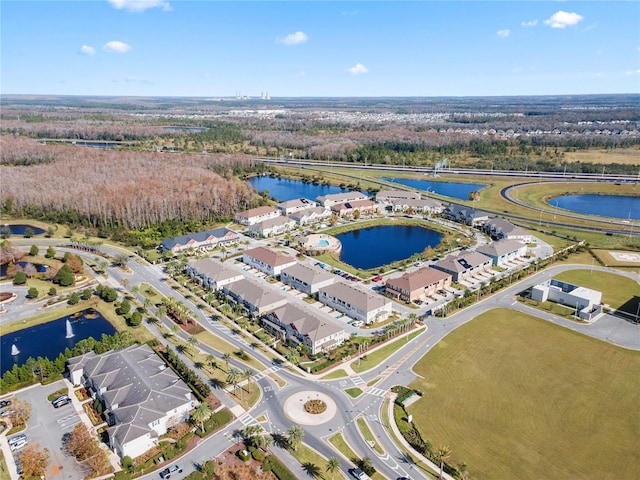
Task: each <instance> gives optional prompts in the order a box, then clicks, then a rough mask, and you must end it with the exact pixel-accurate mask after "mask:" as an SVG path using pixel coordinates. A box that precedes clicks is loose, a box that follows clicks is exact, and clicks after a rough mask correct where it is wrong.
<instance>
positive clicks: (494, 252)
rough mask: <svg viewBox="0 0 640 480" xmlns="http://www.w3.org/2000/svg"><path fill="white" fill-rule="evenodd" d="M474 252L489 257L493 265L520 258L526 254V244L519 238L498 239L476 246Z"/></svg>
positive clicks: (496, 265) (498, 265)
mask: <svg viewBox="0 0 640 480" xmlns="http://www.w3.org/2000/svg"><path fill="white" fill-rule="evenodd" d="M476 252H478V253H482V254H483V255H486V256H487V257H489V258H491V260H492V261H493V265H494V266H495V267H501V266H502V265H504V264H505V263H507V262H510V261H512V260H515V259H517V258H522V257H524V256H525V255H526V254H527V246H526V245H525V244H524V243H522V242H520V241H519V240H507V239H504V240H498V241H496V242H491V243H489V244H487V245H482V246H480V247H478V248H476Z"/></svg>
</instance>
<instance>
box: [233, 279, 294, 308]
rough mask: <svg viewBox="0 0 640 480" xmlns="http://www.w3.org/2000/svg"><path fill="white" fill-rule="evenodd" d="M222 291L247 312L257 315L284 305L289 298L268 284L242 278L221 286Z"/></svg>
mask: <svg viewBox="0 0 640 480" xmlns="http://www.w3.org/2000/svg"><path fill="white" fill-rule="evenodd" d="M222 291H223V292H224V293H225V295H227V296H228V297H230V298H231V299H232V300H233V301H234V302H235V303H236V304H238V305H241V306H243V307H244V308H245V309H246V310H247V311H248V312H249V314H251V315H253V316H255V317H257V316H259V315H264V314H265V313H267V312H270V311H271V310H275V309H276V308H278V307H281V306H282V305H285V304H286V303H287V302H288V301H289V299H288V298H287V297H285V296H284V295H281V294H280V293H277V292H276V291H275V290H274V289H272V288H270V287H269V286H268V285H264V284H262V283H257V282H253V281H250V280H247V279H246V278H243V279H242V280H238V281H237V282H233V283H229V284H228V285H225V286H224V287H222Z"/></svg>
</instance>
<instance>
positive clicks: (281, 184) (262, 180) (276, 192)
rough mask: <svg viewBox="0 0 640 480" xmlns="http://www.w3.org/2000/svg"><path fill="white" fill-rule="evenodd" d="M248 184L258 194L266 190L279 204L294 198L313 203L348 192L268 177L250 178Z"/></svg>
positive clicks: (326, 186)
mask: <svg viewBox="0 0 640 480" xmlns="http://www.w3.org/2000/svg"><path fill="white" fill-rule="evenodd" d="M248 182H249V183H250V184H251V185H253V186H254V187H255V189H256V190H258V191H259V192H262V191H263V190H268V191H269V195H270V196H272V197H273V198H275V199H276V200H278V201H279V202H286V201H287V200H293V199H295V198H308V199H309V200H314V201H315V199H316V198H317V197H319V196H321V195H331V194H334V193H344V192H348V191H349V190H347V189H344V188H340V187H334V186H332V185H314V184H313V183H305V182H302V181H300V180H290V179H288V178H277V177H269V176H267V175H262V176H260V177H251V178H250V179H248Z"/></svg>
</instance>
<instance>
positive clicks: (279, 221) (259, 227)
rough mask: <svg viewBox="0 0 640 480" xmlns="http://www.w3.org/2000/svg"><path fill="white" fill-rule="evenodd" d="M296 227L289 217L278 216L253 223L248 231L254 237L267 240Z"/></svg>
mask: <svg viewBox="0 0 640 480" xmlns="http://www.w3.org/2000/svg"><path fill="white" fill-rule="evenodd" d="M296 226H297V224H296V222H295V221H293V220H291V219H290V218H289V217H284V216H279V217H275V218H269V219H267V220H262V221H261V222H257V223H254V224H253V225H250V226H249V231H250V232H251V233H252V234H253V235H254V236H256V237H264V238H267V237H272V236H274V235H281V234H283V233H286V232H288V231H291V230H293V229H294V228H296Z"/></svg>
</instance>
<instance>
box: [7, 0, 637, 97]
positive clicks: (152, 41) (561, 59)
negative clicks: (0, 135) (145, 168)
mask: <svg viewBox="0 0 640 480" xmlns="http://www.w3.org/2000/svg"><path fill="white" fill-rule="evenodd" d="M0 8H1V30H2V33H1V40H2V43H1V54H2V55H1V60H0V62H1V63H0V66H1V73H0V80H1V83H0V92H1V93H5V94H9V93H12V94H67V95H135V96H138V95H145V96H203V97H219V96H233V95H235V94H236V92H238V91H239V92H241V93H242V94H243V95H249V96H259V95H260V94H261V92H265V91H268V92H269V93H270V94H271V96H272V97H292V96H316V97H323V96H482V95H553V94H589V93H638V92H640V29H639V28H638V25H640V2H638V1H631V0H630V1H620V2H616V1H602V2H600V1H586V2H571V1H540V2H525V1H471V2H462V1H443V2H433V1H412V2H382V1H361V2H338V1H333V2H316V1H288V2H275V1H274V2H272V1H260V2H250V1H244V2H216V1H182V0H177V1H176V0H173V1H171V0H169V1H164V0H146V1H145V0H94V1H62V2H60V1H40V2H31V1H23V0H21V1H11V0H3V1H2V2H1V4H0Z"/></svg>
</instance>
